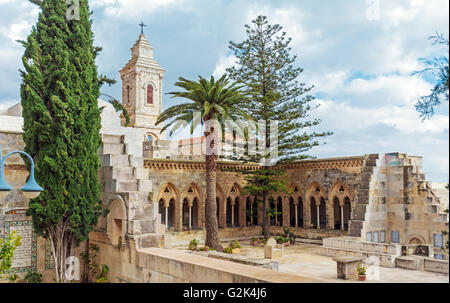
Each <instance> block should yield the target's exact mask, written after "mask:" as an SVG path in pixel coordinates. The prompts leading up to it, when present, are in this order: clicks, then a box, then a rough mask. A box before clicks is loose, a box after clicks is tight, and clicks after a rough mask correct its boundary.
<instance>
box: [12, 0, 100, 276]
mask: <svg viewBox="0 0 450 303" xmlns="http://www.w3.org/2000/svg"><path fill="white" fill-rule="evenodd" d="M31 2H33V3H34V4H36V5H38V6H39V8H40V10H41V12H40V14H39V19H38V22H37V24H36V26H33V28H32V31H31V33H30V35H29V36H28V37H27V40H26V41H20V42H21V43H22V44H23V46H24V47H25V52H24V55H23V57H22V61H23V65H24V70H23V71H21V76H22V78H23V81H22V84H21V99H22V106H23V118H24V131H25V134H24V141H25V144H26V146H25V151H26V152H28V153H29V154H30V155H31V156H32V157H33V158H34V159H35V160H36V178H37V180H38V182H39V183H40V185H41V186H42V187H43V188H44V192H43V193H42V194H41V195H40V196H39V197H38V198H36V199H33V200H31V201H30V207H29V211H28V214H29V215H31V216H32V218H33V226H34V229H35V231H36V232H37V234H38V235H40V236H43V237H44V238H46V239H48V240H49V241H50V242H51V245H52V251H53V257H54V259H55V271H56V279H57V281H58V282H60V281H63V282H65V281H66V277H65V274H64V269H65V267H66V264H65V262H66V258H67V257H68V256H72V255H74V249H75V248H76V247H77V246H78V245H79V244H80V242H82V241H84V240H86V239H87V238H88V234H89V232H90V231H92V229H93V227H94V226H95V225H96V224H97V222H98V218H99V216H100V215H102V214H103V215H105V214H106V212H105V211H104V210H103V208H102V203H101V200H100V192H101V187H100V184H99V180H98V169H99V167H100V160H99V156H98V150H99V147H100V144H101V137H100V133H99V131H100V127H101V124H100V123H101V121H100V110H99V109H98V101H97V100H98V97H99V95H100V85H101V83H102V82H103V80H102V77H100V78H99V76H98V74H97V67H96V65H95V58H96V56H97V54H98V52H99V51H100V48H97V47H94V46H93V33H92V30H91V21H90V19H89V18H90V12H89V8H88V1H87V0H80V1H79V5H80V6H79V19H74V20H68V19H66V12H67V6H66V1H65V0H31Z"/></svg>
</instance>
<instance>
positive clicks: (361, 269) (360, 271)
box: [357, 261, 366, 276]
mask: <svg viewBox="0 0 450 303" xmlns="http://www.w3.org/2000/svg"><path fill="white" fill-rule="evenodd" d="M357 271H358V275H360V276H364V275H365V274H366V268H365V267H364V266H362V263H361V261H359V262H358V268H357Z"/></svg>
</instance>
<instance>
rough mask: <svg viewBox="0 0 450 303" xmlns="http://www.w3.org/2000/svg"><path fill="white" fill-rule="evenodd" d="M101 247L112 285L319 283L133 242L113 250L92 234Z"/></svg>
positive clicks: (300, 277)
mask: <svg viewBox="0 0 450 303" xmlns="http://www.w3.org/2000/svg"><path fill="white" fill-rule="evenodd" d="M90 241H91V243H95V244H96V245H98V246H99V254H98V259H97V262H98V264H107V265H108V266H109V267H110V272H109V275H108V278H109V280H110V281H111V282H130V283H264V282H269V283H316V282H322V281H321V280H319V279H314V278H309V277H302V276H297V275H290V274H285V273H279V272H276V271H272V270H269V269H265V268H260V267H255V266H250V265H244V264H238V263H232V262H229V261H224V260H218V259H214V258H208V257H206V256H200V255H194V254H190V253H186V252H182V251H179V250H174V249H162V248H158V247H149V248H145V249H142V250H136V245H135V244H134V243H133V240H131V239H127V240H126V241H125V242H124V243H123V246H120V247H114V246H112V245H110V244H108V240H107V239H106V238H104V237H103V234H102V233H98V232H94V233H91V237H90Z"/></svg>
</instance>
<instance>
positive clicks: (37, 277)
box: [25, 271, 42, 283]
mask: <svg viewBox="0 0 450 303" xmlns="http://www.w3.org/2000/svg"><path fill="white" fill-rule="evenodd" d="M25 281H27V283H42V274H40V273H38V272H36V271H29V272H27V274H26V276H25Z"/></svg>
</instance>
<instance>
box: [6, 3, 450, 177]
mask: <svg viewBox="0 0 450 303" xmlns="http://www.w3.org/2000/svg"><path fill="white" fill-rule="evenodd" d="M377 4H378V5H377ZM90 5H91V9H93V11H94V15H93V21H94V23H93V26H94V32H95V37H96V44H97V45H100V46H102V47H103V49H104V51H103V52H102V54H101V55H100V56H99V58H98V61H97V63H98V66H99V70H100V72H101V73H104V74H106V75H108V76H110V77H113V78H115V79H116V80H120V77H119V74H118V70H120V69H121V68H122V66H123V65H124V64H125V63H126V62H127V61H128V59H129V57H130V47H131V46H132V45H133V44H134V42H135V41H136V40H137V37H138V35H139V33H140V32H139V31H140V29H139V27H138V23H140V21H141V20H142V21H144V22H145V23H146V24H147V25H148V27H147V28H146V29H145V31H146V35H147V37H148V39H149V41H150V43H151V44H152V45H153V46H154V48H155V57H156V59H157V60H158V61H159V63H160V64H161V66H162V67H163V68H165V69H166V70H167V72H166V77H165V80H164V81H165V82H164V86H165V87H164V92H168V91H171V90H173V89H174V87H173V83H174V82H175V81H176V80H177V78H178V77H179V76H183V77H187V78H194V77H197V75H202V76H209V75H211V74H214V75H220V74H222V73H223V72H224V70H225V68H226V67H227V66H229V65H231V64H233V62H234V58H233V57H232V56H231V53H230V52H229V50H228V42H229V41H230V40H233V41H242V40H243V39H244V38H245V31H244V24H247V23H249V22H250V21H251V20H252V19H254V18H255V17H256V16H257V15H259V14H263V15H266V16H268V17H269V20H270V21H271V22H272V23H279V24H281V25H282V26H283V27H284V29H285V31H286V32H287V34H288V36H290V37H292V38H293V40H292V48H293V53H295V54H297V55H298V60H297V64H298V65H299V66H301V67H303V68H304V70H305V71H304V73H303V74H302V76H301V79H300V80H302V81H304V82H306V83H308V84H314V85H315V89H314V91H313V94H314V95H315V96H316V98H317V99H316V101H315V102H317V103H318V104H320V105H321V106H320V107H319V108H318V109H317V110H315V111H314V113H312V117H320V118H321V119H322V120H323V123H322V124H321V125H320V127H317V129H316V130H329V131H333V132H334V135H333V136H331V137H328V138H327V139H326V140H325V141H326V143H327V144H325V145H322V146H320V147H317V148H315V149H313V150H311V152H310V153H311V155H313V156H315V157H319V158H321V157H339V156H352V155H363V154H367V153H384V152H393V151H398V152H404V153H408V154H411V155H421V156H424V170H425V172H426V173H427V176H428V179H430V180H432V181H435V182H446V181H448V167H449V148H448V143H449V142H448V141H449V125H448V124H449V107H448V103H446V104H444V105H442V106H441V107H439V109H438V112H437V114H436V115H435V117H433V119H432V120H429V121H425V122H423V123H422V122H421V121H420V119H419V117H418V114H417V113H416V112H415V111H414V106H413V105H414V103H415V102H416V100H417V99H418V97H420V96H422V95H425V94H428V92H429V90H430V89H431V88H432V82H431V81H432V79H431V78H430V77H428V78H427V79H422V78H420V77H418V76H412V75H411V73H412V72H413V71H415V70H419V69H420V68H421V66H420V64H419V62H418V61H417V58H420V57H426V56H429V55H433V54H435V55H436V54H442V48H441V49H440V48H438V47H435V46H432V45H431V43H430V42H429V41H427V37H428V36H430V35H432V34H433V33H434V32H435V31H438V32H442V33H443V34H444V35H445V36H446V37H448V24H449V15H448V9H449V7H448V6H449V2H448V0H432V1H429V0H410V1H407V0H395V1H392V0H379V1H377V0H367V1H366V0H352V1H349V0H341V1H335V0H329V1H312V0H311V1H309V0H308V1H307V0H303V1H299V0H295V1H294V0H291V1H283V0H281V1H280V0H277V1H270V0H258V1H250V0H226V1H225V0H145V1H143V0H91V1H90ZM38 12H39V11H38V9H37V8H36V7H35V6H34V5H32V4H30V3H28V1H26V0H0V79H1V80H2V81H0V109H1V108H5V107H8V106H10V105H12V104H15V103H17V102H19V99H20V97H19V96H20V95H19V85H20V77H19V73H18V69H19V68H21V61H20V56H21V55H22V52H23V50H22V48H21V46H20V45H19V44H18V43H16V42H15V40H17V39H24V38H25V37H26V35H27V34H28V33H29V31H30V29H31V26H32V25H33V24H34V23H35V22H36V19H37V15H38ZM427 80H428V81H427ZM120 90H121V84H120V82H119V83H117V84H116V85H115V86H113V87H111V88H104V89H103V92H104V93H108V94H111V95H114V96H119V97H120V96H121V93H120ZM171 102H173V101H171V100H170V99H169V97H168V96H164V100H163V103H164V107H167V106H168V105H170V104H171Z"/></svg>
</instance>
